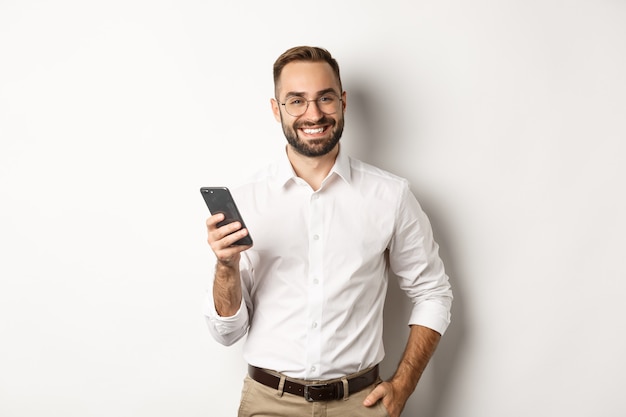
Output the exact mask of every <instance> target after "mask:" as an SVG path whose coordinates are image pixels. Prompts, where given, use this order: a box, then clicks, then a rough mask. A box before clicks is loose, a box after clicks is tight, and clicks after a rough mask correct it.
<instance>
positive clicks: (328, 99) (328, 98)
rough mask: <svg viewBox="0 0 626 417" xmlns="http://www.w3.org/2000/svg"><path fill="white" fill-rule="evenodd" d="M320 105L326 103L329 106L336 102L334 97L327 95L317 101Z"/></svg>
mask: <svg viewBox="0 0 626 417" xmlns="http://www.w3.org/2000/svg"><path fill="white" fill-rule="evenodd" d="M317 100H318V101H319V102H320V103H325V104H329V103H332V102H333V101H335V97H334V96H332V95H326V96H322V97H320V98H318V99H317Z"/></svg>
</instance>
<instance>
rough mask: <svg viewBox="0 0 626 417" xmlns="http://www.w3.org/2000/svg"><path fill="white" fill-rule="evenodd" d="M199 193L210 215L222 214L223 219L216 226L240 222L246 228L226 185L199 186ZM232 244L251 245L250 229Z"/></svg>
mask: <svg viewBox="0 0 626 417" xmlns="http://www.w3.org/2000/svg"><path fill="white" fill-rule="evenodd" d="M200 193H201V194H202V197H203V198H204V202H205V203H206V205H207V207H208V208H209V211H210V212H211V214H212V215H215V214H217V213H223V214H224V220H222V221H221V222H219V223H218V224H217V227H222V226H224V225H225V224H229V223H232V222H239V223H241V227H242V228H246V224H245V223H244V222H243V218H242V217H241V214H239V209H237V205H236V204H235V200H234V199H233V196H232V195H231V193H230V190H229V189H228V188H226V187H202V188H200ZM233 245H252V238H251V237H250V231H248V235H247V236H244V237H242V238H241V239H239V240H238V241H236V242H235V243H233Z"/></svg>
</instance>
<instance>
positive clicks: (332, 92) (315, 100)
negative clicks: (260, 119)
mask: <svg viewBox="0 0 626 417" xmlns="http://www.w3.org/2000/svg"><path fill="white" fill-rule="evenodd" d="M326 95H333V96H335V97H337V100H339V102H340V103H343V98H341V96H339V95H337V93H335V92H334V91H329V92H326V93H324V94H322V95H321V96H320V97H318V98H316V99H313V100H306V99H305V98H304V97H302V96H296V95H294V96H292V97H291V98H293V97H300V98H301V99H302V100H303V101H304V102H305V103H306V107H305V108H304V111H303V112H302V113H300V114H298V115H297V116H296V115H294V114H291V113H289V110H287V102H285V103H281V102H280V101H279V100H278V99H276V102H277V103H278V104H280V105H281V106H283V108H284V109H285V112H286V113H287V114H288V115H290V116H291V117H300V116H302V115H303V114H305V113H306V112H307V111H308V110H309V103H310V102H312V101H314V102H315V105H316V106H317V109H318V110H319V111H320V112H322V113H323V114H325V115H327V116H330V115H332V114H335V113H337V112H338V111H339V110H337V111H334V112H332V113H326V112H325V111H324V110H322V108H321V107H320V105H319V103H318V101H319V100H320V99H322V98H323V97H324V96H326Z"/></svg>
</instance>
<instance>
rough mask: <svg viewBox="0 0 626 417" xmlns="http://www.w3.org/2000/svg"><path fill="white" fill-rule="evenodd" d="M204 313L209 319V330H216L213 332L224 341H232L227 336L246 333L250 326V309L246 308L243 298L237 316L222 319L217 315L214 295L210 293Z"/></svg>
mask: <svg viewBox="0 0 626 417" xmlns="http://www.w3.org/2000/svg"><path fill="white" fill-rule="evenodd" d="M203 313H204V315H205V316H206V318H207V321H208V323H209V328H210V329H211V330H214V332H212V333H213V334H214V336H216V337H217V338H220V339H224V340H223V341H226V340H228V339H230V338H229V337H226V336H229V335H240V334H241V332H242V331H244V332H245V329H246V327H247V324H248V309H247V308H246V304H245V302H244V300H243V297H242V299H241V304H240V305H239V310H237V312H236V313H235V315H233V316H229V317H222V316H220V315H219V314H218V313H217V310H216V309H215V301H214V300H213V296H212V294H211V293H210V292H209V293H208V294H207V296H206V300H205V303H204V311H203ZM220 336H221V337H220Z"/></svg>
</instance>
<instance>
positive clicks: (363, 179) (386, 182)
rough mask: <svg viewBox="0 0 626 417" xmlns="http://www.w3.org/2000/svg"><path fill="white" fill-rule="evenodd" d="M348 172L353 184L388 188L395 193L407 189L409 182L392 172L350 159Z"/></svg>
mask: <svg viewBox="0 0 626 417" xmlns="http://www.w3.org/2000/svg"><path fill="white" fill-rule="evenodd" d="M349 159H350V171H351V176H352V180H353V181H354V183H355V184H362V185H365V186H371V185H374V184H379V185H383V186H385V187H390V188H392V189H394V190H396V191H402V190H404V189H408V188H409V181H408V180H407V179H406V178H403V177H401V176H399V175H396V174H394V173H392V172H389V171H387V170H384V169H382V168H378V167H376V166H374V165H371V164H368V163H366V162H363V161H360V160H358V159H355V158H352V157H350V158H349Z"/></svg>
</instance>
